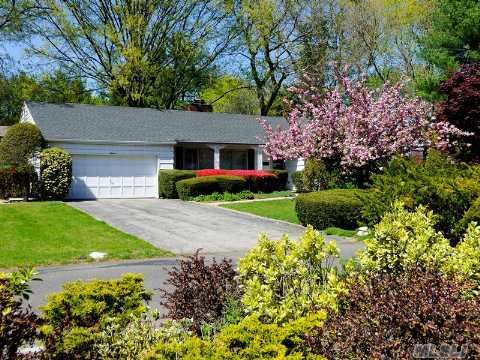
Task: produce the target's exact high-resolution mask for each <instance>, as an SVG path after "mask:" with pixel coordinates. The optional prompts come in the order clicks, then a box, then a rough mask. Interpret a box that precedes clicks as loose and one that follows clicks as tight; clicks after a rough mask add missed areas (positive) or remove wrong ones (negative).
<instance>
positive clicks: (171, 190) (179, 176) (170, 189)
mask: <svg viewBox="0 0 480 360" xmlns="http://www.w3.org/2000/svg"><path fill="white" fill-rule="evenodd" d="M195 176H196V175H195V173H194V172H193V171H190V170H161V171H160V173H159V176H158V190H159V194H160V197H163V198H167V199H178V193H177V188H176V183H177V181H180V180H185V179H190V178H194V177H195Z"/></svg>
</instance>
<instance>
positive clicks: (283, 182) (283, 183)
mask: <svg viewBox="0 0 480 360" xmlns="http://www.w3.org/2000/svg"><path fill="white" fill-rule="evenodd" d="M272 174H273V175H275V176H276V177H277V181H276V184H275V189H274V190H278V191H281V190H285V189H286V188H287V183H288V170H272Z"/></svg>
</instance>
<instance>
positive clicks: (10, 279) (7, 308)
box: [0, 270, 40, 359]
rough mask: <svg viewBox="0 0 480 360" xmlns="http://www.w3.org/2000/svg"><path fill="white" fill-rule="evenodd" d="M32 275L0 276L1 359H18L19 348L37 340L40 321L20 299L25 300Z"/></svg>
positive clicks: (26, 272)
mask: <svg viewBox="0 0 480 360" xmlns="http://www.w3.org/2000/svg"><path fill="white" fill-rule="evenodd" d="M33 274H34V273H33V272H29V271H25V270H21V271H19V272H15V273H11V274H4V273H0V359H17V351H18V349H19V348H20V347H21V346H22V345H32V344H33V343H34V341H35V340H36V339H37V327H38V325H39V324H40V319H39V318H38V316H37V315H36V314H35V313H34V312H33V311H32V309H31V307H30V306H29V305H25V304H24V303H23V302H22V300H21V298H22V296H23V297H24V298H28V293H29V290H28V286H29V283H30V281H31V280H33V278H32V276H31V275H33Z"/></svg>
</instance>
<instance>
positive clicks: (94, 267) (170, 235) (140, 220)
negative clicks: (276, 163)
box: [30, 199, 363, 309]
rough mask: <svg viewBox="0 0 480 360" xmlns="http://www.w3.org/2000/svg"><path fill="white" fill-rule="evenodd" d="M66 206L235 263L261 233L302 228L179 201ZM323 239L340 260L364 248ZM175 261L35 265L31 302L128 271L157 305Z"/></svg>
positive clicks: (163, 244) (165, 244) (176, 247)
mask: <svg viewBox="0 0 480 360" xmlns="http://www.w3.org/2000/svg"><path fill="white" fill-rule="evenodd" d="M69 205H71V206H73V207H76V208H78V209H80V210H82V211H85V212H87V213H88V214H90V215H92V216H93V217H95V218H97V219H99V220H102V221H105V222H106V223H108V224H110V225H111V226H114V227H116V228H118V229H120V230H122V231H125V232H127V233H130V234H133V235H136V236H138V237H140V238H142V239H144V240H146V241H148V242H150V243H152V244H153V245H155V246H157V247H160V248H163V249H166V250H170V251H173V252H174V253H175V254H176V255H187V254H192V253H194V252H195V251H196V250H197V249H198V248H202V249H203V251H202V254H203V255H206V256H207V257H208V258H210V257H212V256H214V257H217V258H221V257H223V256H225V257H230V258H233V260H234V261H238V259H239V258H240V257H242V256H243V255H245V253H246V252H247V251H248V250H249V249H250V248H251V247H252V246H253V245H255V243H256V240H257V237H258V234H259V233H261V232H266V233H268V234H269V235H270V236H271V237H273V238H279V237H280V236H281V235H282V234H284V233H288V234H289V235H290V236H292V237H293V238H296V237H298V235H300V234H301V233H302V232H303V231H304V228H303V227H301V226H299V225H294V224H288V223H285V222H281V221H275V220H270V219H265V218H260V217H257V216H254V215H249V214H244V213H239V212H235V211H231V210H228V209H224V208H220V207H216V206H213V205H207V204H197V203H189V202H182V201H180V200H156V199H132V200H97V201H81V202H70V203H69ZM327 238H328V239H329V240H332V239H335V240H336V241H337V244H338V246H339V248H340V250H341V256H342V257H343V258H349V257H351V256H353V255H354V253H355V252H356V251H357V250H358V249H359V248H361V247H363V244H362V243H359V242H355V241H353V240H351V239H345V238H338V237H335V236H327ZM177 261H178V257H177V258H167V259H142V260H128V261H121V262H99V263H89V264H78V265H65V266H58V267H46V268H40V269H38V270H39V272H40V274H39V277H40V278H42V279H43V281H42V282H34V283H33V284H32V290H33V292H34V293H33V295H32V296H31V298H30V300H31V304H32V306H33V307H34V308H35V309H38V306H40V305H43V304H45V303H46V297H47V295H48V294H50V293H52V292H56V291H59V290H61V286H62V284H64V283H65V282H70V281H74V280H80V279H81V280H89V279H92V278H100V279H112V278H116V277H119V276H121V275H122V274H124V273H127V272H130V273H141V274H143V275H144V276H145V287H146V288H147V289H149V290H151V291H152V292H153V294H154V297H153V301H152V303H151V305H152V306H154V307H159V302H160V296H159V295H160V292H159V289H160V288H165V284H164V282H165V280H166V279H167V278H168V271H169V270H171V269H172V267H173V266H174V265H175V264H176V263H177Z"/></svg>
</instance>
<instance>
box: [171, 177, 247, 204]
mask: <svg viewBox="0 0 480 360" xmlns="http://www.w3.org/2000/svg"><path fill="white" fill-rule="evenodd" d="M176 186H177V193H178V196H179V197H180V199H182V200H190V199H191V198H194V197H196V196H199V195H210V194H213V193H214V192H218V193H225V192H229V193H239V192H241V191H243V190H246V187H247V181H246V180H245V179H243V178H241V177H239V176H228V175H218V176H204V177H197V178H193V179H186V180H180V181H178V182H177V185H176Z"/></svg>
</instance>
